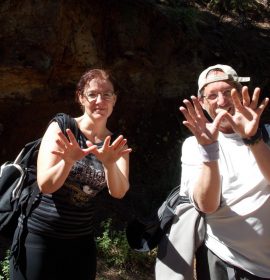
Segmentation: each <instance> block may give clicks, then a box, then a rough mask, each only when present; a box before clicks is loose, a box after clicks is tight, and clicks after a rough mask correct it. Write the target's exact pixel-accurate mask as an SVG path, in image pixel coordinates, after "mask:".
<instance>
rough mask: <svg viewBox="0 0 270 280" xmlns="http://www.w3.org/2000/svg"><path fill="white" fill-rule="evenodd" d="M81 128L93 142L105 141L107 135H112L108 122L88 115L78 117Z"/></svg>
mask: <svg viewBox="0 0 270 280" xmlns="http://www.w3.org/2000/svg"><path fill="white" fill-rule="evenodd" d="M76 121H77V123H78V126H79V129H80V130H81V131H82V133H83V134H84V135H85V136H86V137H87V139H88V140H90V141H91V142H93V143H99V142H102V141H104V139H105V138H106V136H108V135H111V132H110V131H109V130H108V129H107V127H106V122H104V121H102V120H95V121H93V120H92V119H91V118H89V117H88V116H85V115H83V116H81V117H79V118H76Z"/></svg>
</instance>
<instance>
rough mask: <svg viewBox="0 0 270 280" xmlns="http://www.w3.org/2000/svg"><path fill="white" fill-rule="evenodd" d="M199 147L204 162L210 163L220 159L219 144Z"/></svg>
mask: <svg viewBox="0 0 270 280" xmlns="http://www.w3.org/2000/svg"><path fill="white" fill-rule="evenodd" d="M198 145H199V150H200V152H201V156H202V161H203V162H210V161H215V160H218V159H219V144H218V142H214V143H212V144H208V145H200V144H198Z"/></svg>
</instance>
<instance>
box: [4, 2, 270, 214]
mask: <svg viewBox="0 0 270 280" xmlns="http://www.w3.org/2000/svg"><path fill="white" fill-rule="evenodd" d="M159 2H162V1H159ZM0 26H1V30H0V38H1V40H0V112H1V113H0V146H1V149H0V161H1V162H3V161H5V160H8V159H11V158H13V157H14V156H15V155H16V154H17V153H18V151H19V150H20V148H21V147H22V146H23V144H25V143H26V142H28V141H31V140H32V139H35V138H37V137H40V136H41V135H42V133H43V131H44V129H45V128H46V125H47V122H48V121H49V119H50V118H51V117H52V116H53V115H54V114H55V113H57V112H66V113H69V114H71V115H73V116H77V115H78V114H80V110H79V107H78V106H77V105H76V104H75V103H74V88H75V85H76V82H77V81H78V79H79V77H80V76H81V74H82V73H83V72H84V71H85V70H86V69H88V68H93V67H104V68H108V69H111V70H112V72H113V73H114V75H115V77H116V79H117V81H118V86H119V98H118V103H117V106H116V109H115V112H114V115H113V116H112V118H111V120H110V128H111V129H112V130H116V129H117V130H119V131H122V132H123V133H124V135H125V136H126V137H127V138H128V141H129V145H130V146H131V147H132V148H133V150H134V151H133V153H132V155H131V175H130V176H131V188H132V189H131V192H130V195H129V196H128V197H127V198H126V201H127V203H128V204H129V206H130V205H132V207H133V208H134V209H135V211H136V209H138V208H140V209H146V207H148V208H149V199H150V200H151V203H153V204H155V202H156V201H158V200H161V199H163V198H164V193H165V192H167V190H168V189H170V188H172V187H173V186H174V185H176V184H177V183H178V182H179V175H180V166H179V156H180V147H181V143H182V140H183V139H184V137H185V136H186V135H187V131H186V130H185V129H184V128H183V126H182V125H181V121H182V116H181V115H180V113H179V111H178V107H179V106H180V104H181V100H182V99H183V98H184V97H187V96H190V95H191V94H195V93H196V88H197V86H196V82H197V77H198V75H199V73H200V71H201V70H202V69H203V68H204V67H206V66H209V65H211V64H215V63H224V64H231V65H232V66H234V67H235V68H236V69H237V70H238V72H239V73H240V74H241V75H250V76H251V78H252V82H251V88H253V87H254V86H257V85H258V86H261V87H262V90H263V94H264V95H266V94H269V87H270V83H269V73H270V41H269V34H270V32H269V28H268V26H267V25H266V27H254V26H249V28H247V27H242V26H237V25H236V24H234V23H233V22H231V21H224V20H223V21H221V20H220V19H219V18H218V17H216V16H214V15H213V14H210V13H209V12H207V11H201V10H198V9H195V8H194V9H193V10H190V8H187V7H182V8H177V9H176V8H172V7H169V6H164V5H161V4H160V3H159V4H158V3H157V1H151V0H144V1H143V0H137V1H133V0H100V1H93V0H81V1H79V2H78V1H73V0H69V1H60V0H54V1H36V0H17V1H11V0H3V1H1V4H0ZM266 116H267V114H266ZM143 197H144V198H145V199H144V200H142V198H143ZM153 197H154V199H153ZM130 199H131V200H130ZM130 201H131V203H130ZM137 201H139V202H137ZM112 203H114V202H112ZM123 203H125V201H124V202H123ZM152 206H153V205H150V207H152ZM108 207H110V206H108ZM127 215H128V214H127Z"/></svg>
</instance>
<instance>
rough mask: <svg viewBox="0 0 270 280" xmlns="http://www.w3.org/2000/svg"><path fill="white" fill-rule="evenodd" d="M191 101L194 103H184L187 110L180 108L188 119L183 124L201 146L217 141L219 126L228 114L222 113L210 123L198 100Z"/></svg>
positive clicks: (194, 98) (193, 97)
mask: <svg viewBox="0 0 270 280" xmlns="http://www.w3.org/2000/svg"><path fill="white" fill-rule="evenodd" d="M191 100H192V103H191V102H190V101H189V100H187V99H185V100H184V101H183V102H184V104H185V106H186V108H185V107H183V106H181V107H180V108H179V109H180V111H181V112H182V113H183V115H184V117H185V118H186V120H185V121H183V124H184V125H185V126H186V127H187V128H188V129H189V130H190V131H191V132H192V133H193V135H194V136H195V137H196V138H197V140H198V143H200V144H201V145H207V144H211V143H213V142H215V141H217V137H218V128H219V124H220V122H221V120H222V118H223V116H224V115H225V114H226V112H220V113H219V114H218V115H217V116H216V118H215V119H214V120H213V122H212V123H210V122H209V121H208V119H207V118H206V117H205V115H204V112H203V110H202V107H201V105H200V103H199V100H198V98H197V97H195V96H191Z"/></svg>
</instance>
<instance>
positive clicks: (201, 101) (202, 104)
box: [198, 96, 205, 110]
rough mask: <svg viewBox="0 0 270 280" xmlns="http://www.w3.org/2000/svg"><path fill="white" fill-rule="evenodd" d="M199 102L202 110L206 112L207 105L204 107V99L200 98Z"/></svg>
mask: <svg viewBox="0 0 270 280" xmlns="http://www.w3.org/2000/svg"><path fill="white" fill-rule="evenodd" d="M198 100H199V102H200V104H201V106H202V108H203V109H204V110H205V105H204V98H203V97H202V96H200V97H198Z"/></svg>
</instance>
